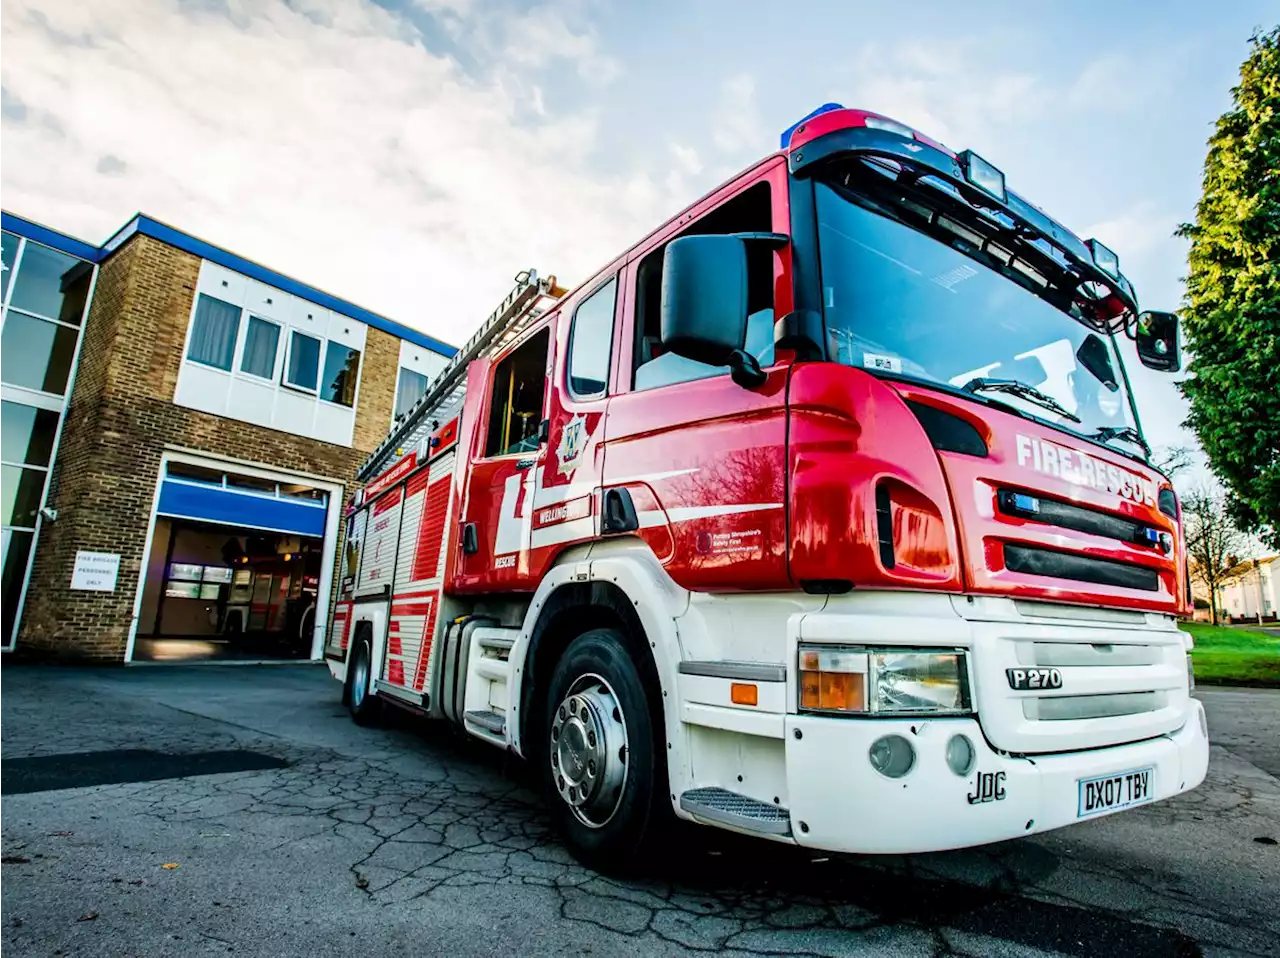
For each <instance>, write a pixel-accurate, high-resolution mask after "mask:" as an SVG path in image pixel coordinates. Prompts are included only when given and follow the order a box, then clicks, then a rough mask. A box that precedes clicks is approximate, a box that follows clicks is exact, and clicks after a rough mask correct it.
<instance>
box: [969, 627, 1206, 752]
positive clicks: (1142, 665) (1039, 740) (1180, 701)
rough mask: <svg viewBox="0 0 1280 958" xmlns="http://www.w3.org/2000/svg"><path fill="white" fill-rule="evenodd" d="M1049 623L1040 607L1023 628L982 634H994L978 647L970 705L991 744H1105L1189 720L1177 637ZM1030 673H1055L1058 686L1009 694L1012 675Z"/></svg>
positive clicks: (1015, 747)
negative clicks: (974, 692) (1037, 670)
mask: <svg viewBox="0 0 1280 958" xmlns="http://www.w3.org/2000/svg"><path fill="white" fill-rule="evenodd" d="M1039 605H1040V606H1043V607H1048V606H1049V603H1039ZM1059 608H1061V609H1062V610H1063V612H1067V613H1069V612H1071V611H1072V610H1075V611H1076V612H1079V613H1086V612H1088V611H1090V610H1089V609H1088V607H1087V606H1066V605H1064V606H1060V607H1059ZM1097 611H1101V610H1097ZM1046 618H1047V617H1046V616H1044V615H1043V610H1042V612H1041V614H1040V615H1037V616H1036V620H1037V621H1034V622H1032V621H1027V623H1026V624H1025V626H1023V627H1019V626H1015V625H1013V624H1012V623H999V624H992V625H990V626H987V627H986V628H987V629H989V630H990V632H992V633H995V635H993V636H992V637H991V638H987V639H980V640H979V641H978V642H977V643H975V648H974V658H973V663H972V667H973V669H974V671H975V673H976V679H977V689H978V696H977V700H976V703H975V704H976V705H977V708H978V714H979V715H980V716H981V717H982V727H983V731H984V732H985V733H986V735H987V737H988V738H989V739H990V740H991V742H992V743H993V744H995V745H996V746H997V747H999V748H1001V749H1004V750H1006V751H1009V752H1020V753H1027V754H1040V753H1050V752H1069V751H1074V750H1077V749H1084V748H1102V747H1105V746H1110V745H1120V744H1123V743H1125V742H1136V741H1140V740H1142V739H1147V738H1152V737H1154V736H1157V735H1165V734H1167V733H1169V732H1171V731H1173V730H1175V729H1177V728H1179V727H1180V726H1181V725H1182V723H1183V722H1185V721H1186V718H1187V712H1186V707H1187V667H1186V653H1185V652H1184V650H1183V647H1182V639H1181V633H1179V632H1177V631H1174V630H1173V629H1172V628H1169V629H1160V630H1155V629H1151V628H1149V627H1148V626H1146V625H1144V624H1143V623H1129V622H1103V621H1093V620H1087V619H1085V618H1083V616H1081V617H1080V618H1077V619H1075V620H1074V621H1071V620H1068V621H1065V622H1063V623H1062V624H1060V625H1051V624H1049V623H1048V622H1047V621H1046ZM1144 618H1145V617H1144ZM1024 628H1025V631H1024ZM1031 667H1040V668H1052V669H1055V670H1057V671H1058V672H1059V674H1060V677H1061V680H1062V684H1061V687H1060V688H1052V689H1029V688H1028V689H1021V688H1014V682H1013V678H1011V676H1010V675H1009V672H1010V671H1014V670H1017V669H1027V668H1031ZM1095 720H1096V721H1095Z"/></svg>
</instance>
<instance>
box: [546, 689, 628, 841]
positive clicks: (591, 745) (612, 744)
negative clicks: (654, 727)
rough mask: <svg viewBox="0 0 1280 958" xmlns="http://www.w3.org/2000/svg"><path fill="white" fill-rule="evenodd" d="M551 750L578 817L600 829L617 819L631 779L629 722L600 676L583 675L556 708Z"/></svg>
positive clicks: (563, 791)
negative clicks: (623, 794)
mask: <svg viewBox="0 0 1280 958" xmlns="http://www.w3.org/2000/svg"><path fill="white" fill-rule="evenodd" d="M550 753H551V774H552V775H553V776H554V777H555V783H556V790H557V791H559V793H560V797H561V798H563V799H564V800H565V802H566V803H567V804H568V805H569V807H570V808H571V809H572V810H573V813H574V815H575V816H576V817H577V818H578V820H579V821H581V822H582V823H583V824H585V825H588V826H590V827H592V828H599V827H600V826H602V825H604V824H606V823H607V822H608V821H609V820H610V819H611V818H613V815H614V812H616V811H617V810H618V802H619V801H620V800H621V798H622V787H623V785H625V784H626V781H627V761H628V758H629V756H628V754H627V724H626V721H625V720H624V718H623V715H622V707H621V706H620V705H619V704H618V698H617V696H616V695H615V694H614V691H613V689H612V688H611V687H610V685H609V683H608V682H606V681H605V680H604V679H602V678H601V677H600V676H598V675H584V676H582V677H581V678H579V679H578V680H577V681H576V682H574V683H573V685H572V686H571V687H570V689H569V694H568V695H566V696H565V697H564V700H563V701H562V702H561V703H560V704H559V705H558V706H557V707H556V712H555V716H554V718H553V719H552V722H551V748H550Z"/></svg>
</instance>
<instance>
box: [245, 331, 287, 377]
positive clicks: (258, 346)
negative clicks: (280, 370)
mask: <svg viewBox="0 0 1280 958" xmlns="http://www.w3.org/2000/svg"><path fill="white" fill-rule="evenodd" d="M279 345H280V327H279V326H278V325H276V324H275V323H273V322H270V321H268V320H265V319H262V318H261V317H258V316H250V317H249V326H248V328H247V329H246V330H245V332H244V352H243V354H242V355H241V356H240V371H241V372H242V373H248V374H249V375H251V376H257V377H259V378H261V379H271V378H272V377H273V376H274V375H275V372H276V349H277V348H278V347H279Z"/></svg>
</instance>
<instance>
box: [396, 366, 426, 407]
mask: <svg viewBox="0 0 1280 958" xmlns="http://www.w3.org/2000/svg"><path fill="white" fill-rule="evenodd" d="M426 392H427V377H426V376H424V375H423V374H422V373H420V372H417V371H416V370H413V369H407V368H405V367H404V366H401V367H400V381H399V383H397V385H396V409H395V413H394V414H393V415H394V416H395V418H396V419H399V418H400V417H401V416H403V415H404V414H405V413H406V412H408V411H409V410H410V409H412V408H413V404H414V403H416V402H417V401H418V400H419V399H421V398H422V397H423V396H424V395H426Z"/></svg>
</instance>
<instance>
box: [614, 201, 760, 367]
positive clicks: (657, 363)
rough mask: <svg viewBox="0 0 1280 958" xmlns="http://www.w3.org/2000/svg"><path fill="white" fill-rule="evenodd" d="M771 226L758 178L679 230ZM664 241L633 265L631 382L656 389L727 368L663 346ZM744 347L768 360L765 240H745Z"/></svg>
mask: <svg viewBox="0 0 1280 958" xmlns="http://www.w3.org/2000/svg"><path fill="white" fill-rule="evenodd" d="M772 229H773V209H772V204H771V202H770V193H769V184H768V183H757V184H756V185H755V186H752V187H750V188H749V189H747V190H745V191H744V192H743V193H741V194H740V195H738V196H736V197H734V198H733V199H732V200H730V201H729V202H727V203H725V204H724V205H723V206H721V207H719V208H718V209H716V210H713V211H712V212H710V213H708V214H707V215H706V216H704V217H702V219H700V220H698V221H697V222H696V223H694V224H693V225H691V226H690V227H689V228H688V229H687V230H685V231H684V232H683V233H680V234H679V236H673V237H672V239H679V238H680V237H681V236H696V235H707V234H723V233H767V232H770V231H772ZM666 249H667V247H666V244H663V245H662V246H660V247H658V248H657V249H655V250H653V251H652V252H650V253H649V254H648V255H647V256H645V258H644V259H642V260H641V261H640V265H639V267H638V268H637V270H636V309H635V332H636V343H635V350H634V352H633V355H634V357H635V360H634V363H635V365H634V369H633V374H634V376H633V380H632V383H633V386H634V388H635V389H636V390H641V389H656V388H657V387H659V386H670V385H672V384H674V383H682V382H691V381H693V380H695V379H706V378H708V377H711V376H720V375H723V374H727V373H728V372H729V367H728V366H709V365H707V364H706V363H700V362H697V361H696V360H693V359H686V358H685V357H683V356H677V355H676V354H675V353H669V352H664V351H663V349H662V258H663V254H665V253H666ZM747 284H748V285H747V342H746V351H747V352H749V353H751V355H753V356H754V357H755V358H756V360H757V361H758V362H759V363H760V365H761V366H766V367H767V366H771V365H773V361H774V360H773V321H774V315H773V251H772V250H770V249H769V247H768V246H767V245H766V244H764V243H748V244H747Z"/></svg>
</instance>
